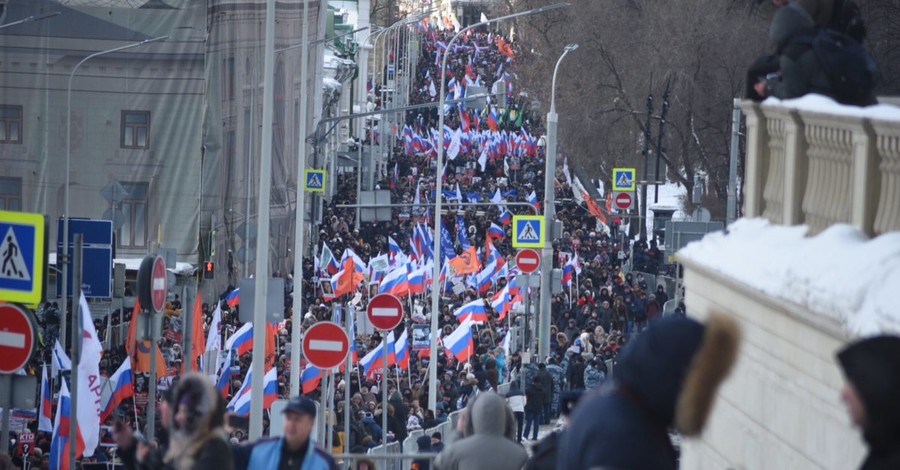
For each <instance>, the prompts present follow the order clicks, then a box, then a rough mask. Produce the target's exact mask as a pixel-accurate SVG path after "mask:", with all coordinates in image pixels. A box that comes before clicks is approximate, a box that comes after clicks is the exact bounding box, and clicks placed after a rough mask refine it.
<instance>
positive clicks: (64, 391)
mask: <svg viewBox="0 0 900 470" xmlns="http://www.w3.org/2000/svg"><path fill="white" fill-rule="evenodd" d="M71 419H72V399H71V398H70V397H69V387H67V386H66V382H65V380H64V381H62V387H61V388H60V389H59V401H58V403H57V406H56V420H55V421H54V423H53V438H52V441H51V443H50V468H53V469H57V470H69V469H72V468H75V462H69V437H70V436H69V422H70V420H71ZM75 432H76V434H77V435H76V441H75V458H78V457H80V456H81V454H83V453H84V439H83V438H82V437H81V428H80V427H77V425H76V430H75Z"/></svg>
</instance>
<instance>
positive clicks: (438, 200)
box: [428, 3, 569, 411]
mask: <svg viewBox="0 0 900 470" xmlns="http://www.w3.org/2000/svg"><path fill="white" fill-rule="evenodd" d="M567 6H569V3H555V4H553V5H548V6H545V7H540V8H535V9H532V10H527V11H523V12H519V13H513V14H511V15H506V16H501V17H499V18H495V19H493V20H490V21H480V22H478V23H475V24H473V25H470V26H466V27H465V28H463V29H461V30H459V32H458V33H456V35H455V36H453V39H451V40H450V42H448V43H447V48H446V49H445V52H444V58H443V60H442V61H441V86H440V91H439V93H440V100H439V102H438V125H437V129H438V132H443V131H442V130H441V129H443V128H444V101H445V100H446V96H445V94H444V82H445V79H446V78H447V75H446V72H447V57H449V56H450V51H452V50H453V44H454V43H455V42H456V40H457V39H459V37H460V36H462V34H463V33H465V32H466V31H468V30H470V29H474V28H477V27H479V26H484V25H486V24H490V23H498V22H500V21H506V20H510V19H513V18H519V17H521V16H529V15H536V14H538V13H546V12H548V11H552V10H556V9H559V8H564V7H567ZM437 147H438V153H437V168H436V172H437V181H436V182H435V196H436V197H435V198H434V204H435V205H434V237H433V238H434V247H433V250H434V251H433V253H434V271H432V280H433V282H437V280H438V279H439V278H440V276H441V222H442V220H441V210H442V207H441V206H442V205H443V204H442V202H443V197H442V196H441V190H442V189H443V182H444V175H443V173H444V169H443V166H444V146H443V145H438V146H437ZM439 294H440V288H438V287H435V286H432V287H431V356H430V357H431V360H430V362H429V364H428V409H430V410H432V411H435V407H436V405H437V363H438V361H437V357H438V351H437V339H438V332H437V329H438V315H439V314H440V312H439V309H440V304H439V300H440V295H439Z"/></svg>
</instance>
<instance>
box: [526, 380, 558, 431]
mask: <svg viewBox="0 0 900 470" xmlns="http://www.w3.org/2000/svg"><path fill="white" fill-rule="evenodd" d="M537 378H538V379H539V380H540V381H541V387H542V388H543V389H544V401H543V402H542V403H543V409H542V410H541V423H543V424H550V402H551V401H552V399H553V376H552V375H550V372H548V371H547V365H546V364H544V363H543V362H542V363H540V364H538V373H537ZM525 434H528V433H527V432H526V433H525Z"/></svg>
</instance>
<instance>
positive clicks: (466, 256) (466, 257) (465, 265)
mask: <svg viewBox="0 0 900 470" xmlns="http://www.w3.org/2000/svg"><path fill="white" fill-rule="evenodd" d="M448 263H449V264H450V268H451V269H453V271H455V272H456V275H457V276H461V275H463V274H473V273H477V272H478V271H480V270H481V262H480V261H478V252H477V251H475V247H474V246H473V247H469V249H468V250H466V251H463V252H462V253H460V255H459V256H457V257H456V258H453V259H451V260H450V261H448Z"/></svg>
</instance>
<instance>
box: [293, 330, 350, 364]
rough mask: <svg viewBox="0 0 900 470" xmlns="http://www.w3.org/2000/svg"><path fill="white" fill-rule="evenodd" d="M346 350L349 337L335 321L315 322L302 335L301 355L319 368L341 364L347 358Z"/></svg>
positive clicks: (347, 350)
mask: <svg viewBox="0 0 900 470" xmlns="http://www.w3.org/2000/svg"><path fill="white" fill-rule="evenodd" d="M348 352H350V339H349V338H348V337H347V332H345V331H344V329H343V328H341V327H340V325H338V324H337V323H333V322H330V321H323V322H319V323H316V324H315V325H313V326H311V327H309V329H308V330H306V334H305V335H304V336H303V355H304V356H305V357H306V360H308V361H309V362H310V364H312V365H314V366H316V367H318V368H319V369H332V368H334V367H337V366H339V365H341V364H342V363H343V362H344V360H345V359H347V353H348Z"/></svg>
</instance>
